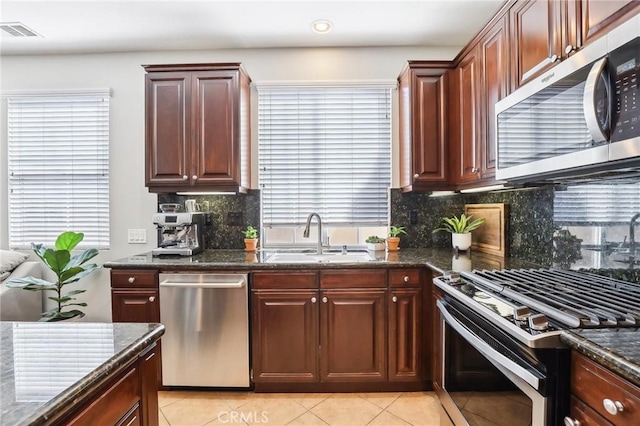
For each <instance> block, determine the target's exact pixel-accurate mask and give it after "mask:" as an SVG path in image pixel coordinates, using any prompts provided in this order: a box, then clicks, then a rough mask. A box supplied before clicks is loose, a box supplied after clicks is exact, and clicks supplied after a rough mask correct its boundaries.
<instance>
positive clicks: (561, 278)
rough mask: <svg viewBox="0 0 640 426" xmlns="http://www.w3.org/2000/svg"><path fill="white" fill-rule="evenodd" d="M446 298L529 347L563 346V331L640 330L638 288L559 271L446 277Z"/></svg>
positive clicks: (441, 282)
mask: <svg viewBox="0 0 640 426" xmlns="http://www.w3.org/2000/svg"><path fill="white" fill-rule="evenodd" d="M434 284H435V285H436V286H437V287H438V288H440V289H441V290H442V291H444V292H445V293H446V294H447V295H448V297H449V298H450V299H453V300H455V301H457V302H460V303H462V304H463V305H465V306H466V307H467V308H468V309H470V310H472V311H473V312H475V313H476V314H478V315H480V316H481V317H483V318H484V319H485V320H487V321H489V322H490V323H491V324H494V325H495V326H496V327H498V328H499V329H500V330H502V331H503V332H504V333H506V334H507V335H509V336H510V337H512V338H514V339H515V340H517V341H519V342H520V343H522V344H524V345H526V346H528V347H531V348H554V347H558V348H559V347H562V346H563V343H562V342H561V341H560V333H561V332H562V330H568V329H575V328H604V327H638V326H640V285H638V284H633V283H628V282H624V281H619V280H615V279H611V278H606V277H602V276H599V275H594V274H590V273H585V272H578V271H566V270H560V269H518V270H492V271H488V270H482V271H479V270H474V271H473V272H461V273H460V274H457V273H447V274H445V275H443V276H442V277H438V278H436V279H434Z"/></svg>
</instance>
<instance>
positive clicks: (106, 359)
mask: <svg viewBox="0 0 640 426" xmlns="http://www.w3.org/2000/svg"><path fill="white" fill-rule="evenodd" d="M162 334H164V326H163V325H162V324H129V323H121V324H116V323H84V322H64V323H60V322H49V323H47V322H0V338H1V341H0V354H1V358H0V359H1V363H0V380H1V383H0V423H1V424H2V425H3V426H11V425H38V424H44V423H47V422H49V421H50V420H51V419H56V418H59V417H60V416H62V415H64V414H66V412H68V411H69V410H71V409H72V408H74V405H75V404H76V403H77V402H78V401H80V400H82V399H84V398H85V397H86V396H88V395H89V394H90V393H91V392H93V391H94V390H95V389H96V388H97V387H98V386H100V385H101V384H102V383H103V382H104V381H105V380H106V379H109V378H110V377H111V376H112V375H113V374H115V373H116V372H118V371H120V370H121V369H122V368H124V367H125V366H126V365H127V364H129V362H130V361H132V360H133V359H135V358H136V357H137V356H138V355H139V354H140V353H141V352H142V351H144V349H145V348H147V347H148V346H149V345H151V344H152V343H153V342H155V341H156V340H158V339H159V338H160V336H162Z"/></svg>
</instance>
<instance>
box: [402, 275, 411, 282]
mask: <svg viewBox="0 0 640 426" xmlns="http://www.w3.org/2000/svg"><path fill="white" fill-rule="evenodd" d="M402 281H404V282H405V283H408V282H409V281H410V280H409V275H405V276H404V278H403V279H402Z"/></svg>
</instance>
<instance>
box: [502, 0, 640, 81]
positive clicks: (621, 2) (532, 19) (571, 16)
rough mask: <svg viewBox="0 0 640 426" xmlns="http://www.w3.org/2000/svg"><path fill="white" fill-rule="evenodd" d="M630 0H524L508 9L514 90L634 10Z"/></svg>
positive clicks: (637, 6)
mask: <svg viewBox="0 0 640 426" xmlns="http://www.w3.org/2000/svg"><path fill="white" fill-rule="evenodd" d="M639 9H640V5H639V4H638V2H635V1H629V0H611V1H602V0H558V1H548V0H523V1H518V2H515V3H514V4H513V6H512V7H511V9H510V26H511V37H510V46H511V52H512V53H511V76H512V81H511V83H512V88H513V89H516V88H518V87H520V86H522V85H523V84H525V83H526V82H528V81H530V80H532V79H533V78H534V77H536V76H539V75H540V74H542V73H544V72H545V71H547V70H549V69H550V68H552V67H553V66H555V65H556V64H557V63H559V62H560V61H562V60H564V59H566V58H567V57H569V56H570V55H572V54H573V53H574V52H576V51H577V50H579V49H580V48H582V47H584V46H586V45H587V44H588V43H589V42H591V41H592V40H594V39H596V38H598V37H600V36H602V35H604V34H606V32H607V31H608V30H609V29H611V28H613V27H615V26H617V25H618V24H620V23H621V22H623V21H624V20H626V19H627V18H629V17H631V16H632V15H633V14H635V13H637V11H638V10H639Z"/></svg>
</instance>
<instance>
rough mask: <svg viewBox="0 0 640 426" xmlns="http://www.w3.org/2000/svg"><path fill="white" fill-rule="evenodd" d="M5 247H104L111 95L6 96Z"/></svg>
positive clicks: (107, 235)
mask: <svg viewBox="0 0 640 426" xmlns="http://www.w3.org/2000/svg"><path fill="white" fill-rule="evenodd" d="M7 116H8V117H7V134H8V166H9V180H8V182H9V244H10V246H11V247H12V248H28V247H30V244H31V243H32V242H35V243H44V244H45V245H52V244H53V243H54V242H55V239H56V237H57V236H58V234H60V233H61V232H64V231H67V230H73V231H75V232H83V233H84V234H85V238H84V241H83V242H82V244H83V245H84V246H90V247H96V248H108V247H109V91H108V90H103V91H97V92H96V91H94V92H91V93H88V92H82V93H55V94H46V95H34V94H25V95H10V96H8V97H7Z"/></svg>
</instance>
